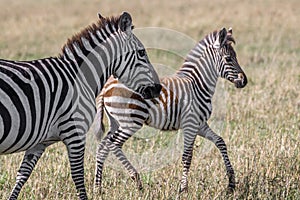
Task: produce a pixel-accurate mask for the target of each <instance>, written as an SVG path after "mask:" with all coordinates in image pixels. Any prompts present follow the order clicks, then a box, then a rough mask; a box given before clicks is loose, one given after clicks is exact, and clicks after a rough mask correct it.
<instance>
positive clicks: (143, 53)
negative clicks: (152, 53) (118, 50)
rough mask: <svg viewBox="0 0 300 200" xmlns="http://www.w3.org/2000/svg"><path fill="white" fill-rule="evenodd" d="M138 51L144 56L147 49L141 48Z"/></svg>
mask: <svg viewBox="0 0 300 200" xmlns="http://www.w3.org/2000/svg"><path fill="white" fill-rule="evenodd" d="M138 53H139V56H140V57H144V56H145V54H146V51H145V49H141V50H138Z"/></svg>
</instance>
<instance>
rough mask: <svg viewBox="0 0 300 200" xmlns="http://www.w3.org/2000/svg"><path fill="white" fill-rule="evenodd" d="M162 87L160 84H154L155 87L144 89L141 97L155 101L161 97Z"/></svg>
mask: <svg viewBox="0 0 300 200" xmlns="http://www.w3.org/2000/svg"><path fill="white" fill-rule="evenodd" d="M161 88H162V86H161V85H160V84H154V86H147V87H144V88H143V90H142V91H141V95H142V97H143V98H144V99H153V98H156V97H158V96H159V94H160V91H161Z"/></svg>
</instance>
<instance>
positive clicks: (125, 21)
mask: <svg viewBox="0 0 300 200" xmlns="http://www.w3.org/2000/svg"><path fill="white" fill-rule="evenodd" d="M119 27H120V29H121V31H123V32H131V29H132V18H131V16H130V14H129V13H128V12H123V13H122V15H121V16H120V21H119Z"/></svg>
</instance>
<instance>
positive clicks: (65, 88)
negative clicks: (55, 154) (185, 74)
mask: <svg viewBox="0 0 300 200" xmlns="http://www.w3.org/2000/svg"><path fill="white" fill-rule="evenodd" d="M99 18H100V19H99V21H98V22H97V23H96V24H93V25H91V26H89V27H87V28H86V29H84V30H83V31H82V32H80V33H79V34H77V35H75V36H73V37H72V38H71V39H69V40H68V42H67V43H66V44H65V45H64V47H63V49H62V53H61V54H60V55H59V56H58V57H50V58H45V59H40V60H34V61H8V60H0V154H10V153H15V152H20V151H25V155H24V158H23V161H22V163H21V166H20V169H19V171H18V174H17V178H16V179H17V180H16V184H15V186H14V188H13V190H12V192H11V195H10V198H9V199H17V197H18V195H19V192H20V190H21V188H22V186H23V185H24V183H25V182H26V181H27V179H28V178H29V176H30V174H31V172H32V170H33V169H34V166H35V164H36V163H37V161H38V159H39V158H40V157H41V155H42V154H43V152H44V151H45V148H46V147H48V146H49V145H51V144H53V143H55V142H58V141H62V142H63V143H64V144H65V145H66V147H67V149H68V156H69V161H70V165H71V173H72V178H73V181H74V183H75V186H76V189H77V192H78V193H79V197H80V199H87V195H86V190H85V185H84V165H83V162H84V150H85V138H86V132H87V131H88V129H89V127H90V125H91V123H92V122H93V120H94V116H95V114H96V101H95V99H96V96H97V95H98V94H99V92H100V91H101V90H102V87H103V85H104V84H105V82H106V80H107V79H108V77H110V76H111V75H114V76H115V77H118V78H119V80H120V81H121V82H122V83H124V84H125V85H127V86H128V87H129V88H132V89H133V90H134V91H137V92H139V93H141V94H142V95H143V96H145V97H147V98H152V97H156V96H158V95H159V92H160V88H161V86H160V84H159V79H158V76H157V74H156V72H155V71H154V69H153V67H152V65H151V64H150V63H149V60H148V58H147V55H146V53H145V50H144V47H143V45H142V43H141V42H140V41H139V40H138V39H137V38H136V36H135V35H134V34H133V33H132V31H131V29H132V20H131V16H130V15H129V14H128V13H126V12H124V13H123V14H122V15H120V16H118V17H110V18H104V17H102V16H100V15H99Z"/></svg>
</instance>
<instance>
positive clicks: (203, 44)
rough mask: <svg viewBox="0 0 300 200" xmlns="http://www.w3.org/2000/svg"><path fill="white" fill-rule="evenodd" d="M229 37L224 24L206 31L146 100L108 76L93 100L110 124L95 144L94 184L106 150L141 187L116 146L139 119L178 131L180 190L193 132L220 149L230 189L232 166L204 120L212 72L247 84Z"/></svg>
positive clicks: (98, 180) (213, 80)
mask: <svg viewBox="0 0 300 200" xmlns="http://www.w3.org/2000/svg"><path fill="white" fill-rule="evenodd" d="M234 42H235V40H234V38H233V36H232V29H231V28H230V29H229V30H228V32H227V30H226V29H225V28H224V29H222V30H220V31H215V32H213V33H211V34H209V35H207V36H206V37H205V38H204V39H203V40H201V41H200V42H199V43H198V44H197V45H196V46H195V47H194V48H193V49H192V50H191V51H190V53H189V54H188V55H187V57H186V60H185V62H184V64H183V65H182V67H181V68H180V69H179V70H178V71H177V73H176V74H174V75H173V76H171V77H165V78H161V84H162V86H163V88H162V90H161V93H160V96H159V97H157V98H154V99H152V100H144V99H143V98H142V97H141V96H140V95H138V94H137V93H135V92H132V91H130V90H128V89H127V88H126V87H125V86H124V85H122V84H120V83H118V82H117V81H116V80H112V81H108V83H107V84H106V85H105V86H104V89H103V91H102V92H101V94H100V96H99V97H98V100H97V103H98V112H97V115H98V117H99V121H102V120H103V109H104V107H105V110H106V114H107V116H108V117H109V121H110V129H109V132H108V134H107V136H106V137H105V138H104V139H103V140H102V141H101V143H100V144H99V146H98V151H97V166H96V178H95V185H96V186H101V180H102V169H103V164H104V161H105V159H106V157H107V155H108V152H109V151H112V152H113V153H114V154H115V155H116V157H117V158H118V159H119V160H120V161H121V163H122V164H123V165H124V167H125V168H126V170H127V171H128V172H129V174H130V176H131V178H133V179H134V180H136V181H137V185H138V187H139V188H140V189H141V188H142V183H141V181H140V178H139V174H138V172H137V170H136V169H135V168H134V167H133V166H132V165H131V163H130V162H129V161H128V160H127V158H126V156H125V155H124V154H123V152H122V150H121V148H122V145H123V143H124V142H125V141H126V140H127V139H128V138H129V137H131V136H132V135H133V134H134V133H135V132H137V131H138V130H139V129H140V128H141V127H142V126H143V124H147V125H149V126H152V127H155V128H157V129H160V130H178V129H182V130H183V134H184V152H183V155H182V163H183V175H182V180H181V185H180V192H182V191H184V190H187V188H188V180H187V176H188V172H189V168H190V164H191V160H192V153H193V144H194V141H195V138H196V136H197V135H199V136H202V137H204V138H207V139H208V140H210V141H212V142H213V143H214V144H215V145H216V146H217V148H218V149H219V150H220V152H221V154H222V156H223V160H224V162H225V166H226V170H227V175H228V177H229V185H228V187H229V189H231V190H232V189H234V188H235V176H234V170H233V168H232V166H231V164H230V161H229V158H228V155H227V149H226V145H225V142H224V140H223V139H222V137H220V136H218V135H217V134H215V133H214V132H213V131H212V130H211V129H210V127H209V126H208V124H207V120H208V118H209V117H210V114H211V111H212V105H211V100H212V96H213V94H214V91H215V87H216V83H217V79H218V77H222V78H225V79H227V80H229V81H230V82H232V83H234V84H235V86H236V87H237V88H242V87H244V86H245V85H246V84H247V78H246V75H245V73H244V72H243V70H242V69H241V67H240V65H239V63H238V61H237V58H236V53H235V51H234V49H233V47H232V45H231V44H232V43H234ZM127 102H129V104H127ZM102 127H103V126H102ZM103 131H104V130H103V129H101V128H100V129H99V130H98V131H97V132H98V137H100V135H101V134H102V133H103Z"/></svg>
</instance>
